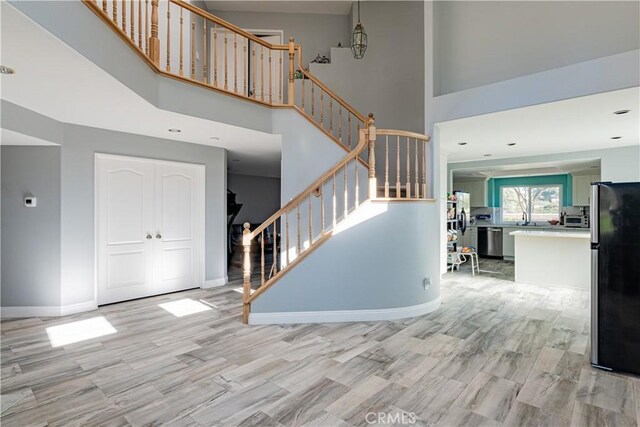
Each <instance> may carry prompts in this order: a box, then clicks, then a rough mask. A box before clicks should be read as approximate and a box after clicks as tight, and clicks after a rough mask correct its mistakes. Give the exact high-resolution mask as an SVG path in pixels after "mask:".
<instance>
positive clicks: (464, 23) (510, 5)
mask: <svg viewBox="0 0 640 427" xmlns="http://www.w3.org/2000/svg"><path fill="white" fill-rule="evenodd" d="M639 15H640V3H638V2H629V1H517V2H501V1H438V2H435V16H436V18H435V20H434V23H435V27H434V32H435V40H436V74H435V80H436V95H442V94H447V93H452V92H457V91H460V90H465V89H469V88H473V87H478V86H482V85H486V84H490V83H495V82H499V81H503V80H507V79H512V78H515V77H519V76H524V75H527V74H532V73H537V72H541V71H546V70H550V69H554V68H558V67H563V66H566V65H570V64H576V63H579V62H583V61H588V60H592V59H596V58H600V57H604V56H609V55H613V54H618V53H622V52H626V51H630V50H636V49H638V48H640V25H638V16H639Z"/></svg>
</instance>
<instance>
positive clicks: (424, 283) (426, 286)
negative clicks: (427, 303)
mask: <svg viewBox="0 0 640 427" xmlns="http://www.w3.org/2000/svg"><path fill="white" fill-rule="evenodd" d="M422 286H423V287H424V290H425V291H426V290H428V289H429V288H430V287H431V278H429V277H425V278H424V280H423V281H422Z"/></svg>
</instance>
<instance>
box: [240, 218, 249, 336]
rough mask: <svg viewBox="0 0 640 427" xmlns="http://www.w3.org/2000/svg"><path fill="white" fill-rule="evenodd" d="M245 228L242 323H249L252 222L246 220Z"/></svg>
mask: <svg viewBox="0 0 640 427" xmlns="http://www.w3.org/2000/svg"><path fill="white" fill-rule="evenodd" d="M243 227H244V230H242V247H243V249H244V250H243V260H242V295H243V301H242V302H243V304H242V323H244V324H245V325H246V324H247V323H249V311H250V310H251V303H250V302H249V297H250V296H251V253H250V252H251V236H250V235H251V231H249V227H250V224H249V223H248V222H245V223H244V225H243Z"/></svg>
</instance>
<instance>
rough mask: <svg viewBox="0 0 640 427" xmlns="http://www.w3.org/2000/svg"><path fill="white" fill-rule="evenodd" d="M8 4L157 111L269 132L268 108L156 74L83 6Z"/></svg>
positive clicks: (50, 2) (29, 3) (77, 4)
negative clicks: (85, 35) (171, 112)
mask: <svg viewBox="0 0 640 427" xmlns="http://www.w3.org/2000/svg"><path fill="white" fill-rule="evenodd" d="M11 6H13V7H15V8H16V9H18V10H19V11H20V12H22V13H24V14H25V15H27V16H28V17H29V18H31V19H33V20H34V21H35V22H37V23H38V24H39V25H41V26H42V27H43V28H45V29H46V30H48V31H49V32H51V33H52V34H55V35H56V37H58V38H59V39H60V40H62V41H63V42H64V43H66V44H67V45H69V46H70V47H71V48H72V49H75V50H77V51H78V52H79V53H81V54H82V55H83V56H85V57H86V58H87V59H89V60H90V61H92V62H93V63H95V64H96V65H98V66H99V67H100V68H102V69H103V70H105V71H106V72H107V73H109V74H111V75H112V76H113V77H115V78H116V79H118V80H119V81H120V82H122V83H123V84H124V85H126V86H127V87H128V88H129V89H131V90H132V91H134V92H136V93H137V94H138V95H140V96H141V97H143V98H144V99H146V100H147V101H148V102H150V103H151V104H153V105H155V106H156V107H158V108H161V109H164V110H167V111H173V112H176V113H181V114H187V115H191V116H194V117H200V118H204V119H208V120H214V121H218V122H221V123H227V124H231V125H235V126H241V127H245V128H248V129H254V130H257V131H263V132H271V111H270V110H269V109H268V108H264V107H262V106H260V105H257V104H254V103H248V102H246V101H244V100H240V99H236V98H234V97H232V96H227V95H222V94H220V93H218V92H215V91H213V90H203V88H202V87H198V86H194V85H192V84H190V83H187V82H183V81H179V80H177V79H170V78H166V77H164V76H161V75H159V74H156V73H155V72H154V71H153V70H152V69H151V68H150V67H149V66H148V65H147V64H146V63H145V62H143V61H141V60H140V57H139V56H138V55H137V54H136V53H135V52H134V51H133V49H131V48H130V47H129V46H128V45H127V44H125V43H123V42H122V40H121V39H120V38H119V37H118V36H117V35H116V34H115V33H114V32H113V31H112V30H111V28H109V26H107V25H105V24H104V23H102V22H101V21H100V19H99V18H98V17H97V16H96V15H95V14H94V13H93V12H92V11H91V10H90V9H89V8H88V7H87V6H85V5H84V4H83V3H82V2H79V1H11ZM164 22H166V17H165V21H164ZM79 34H90V35H91V37H78V35H79ZM198 43H200V42H198ZM96 46H100V49H96ZM200 67H201V64H200Z"/></svg>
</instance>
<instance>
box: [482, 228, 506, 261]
mask: <svg viewBox="0 0 640 427" xmlns="http://www.w3.org/2000/svg"><path fill="white" fill-rule="evenodd" d="M478 255H480V256H481V257H485V258H502V228H499V227H478Z"/></svg>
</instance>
